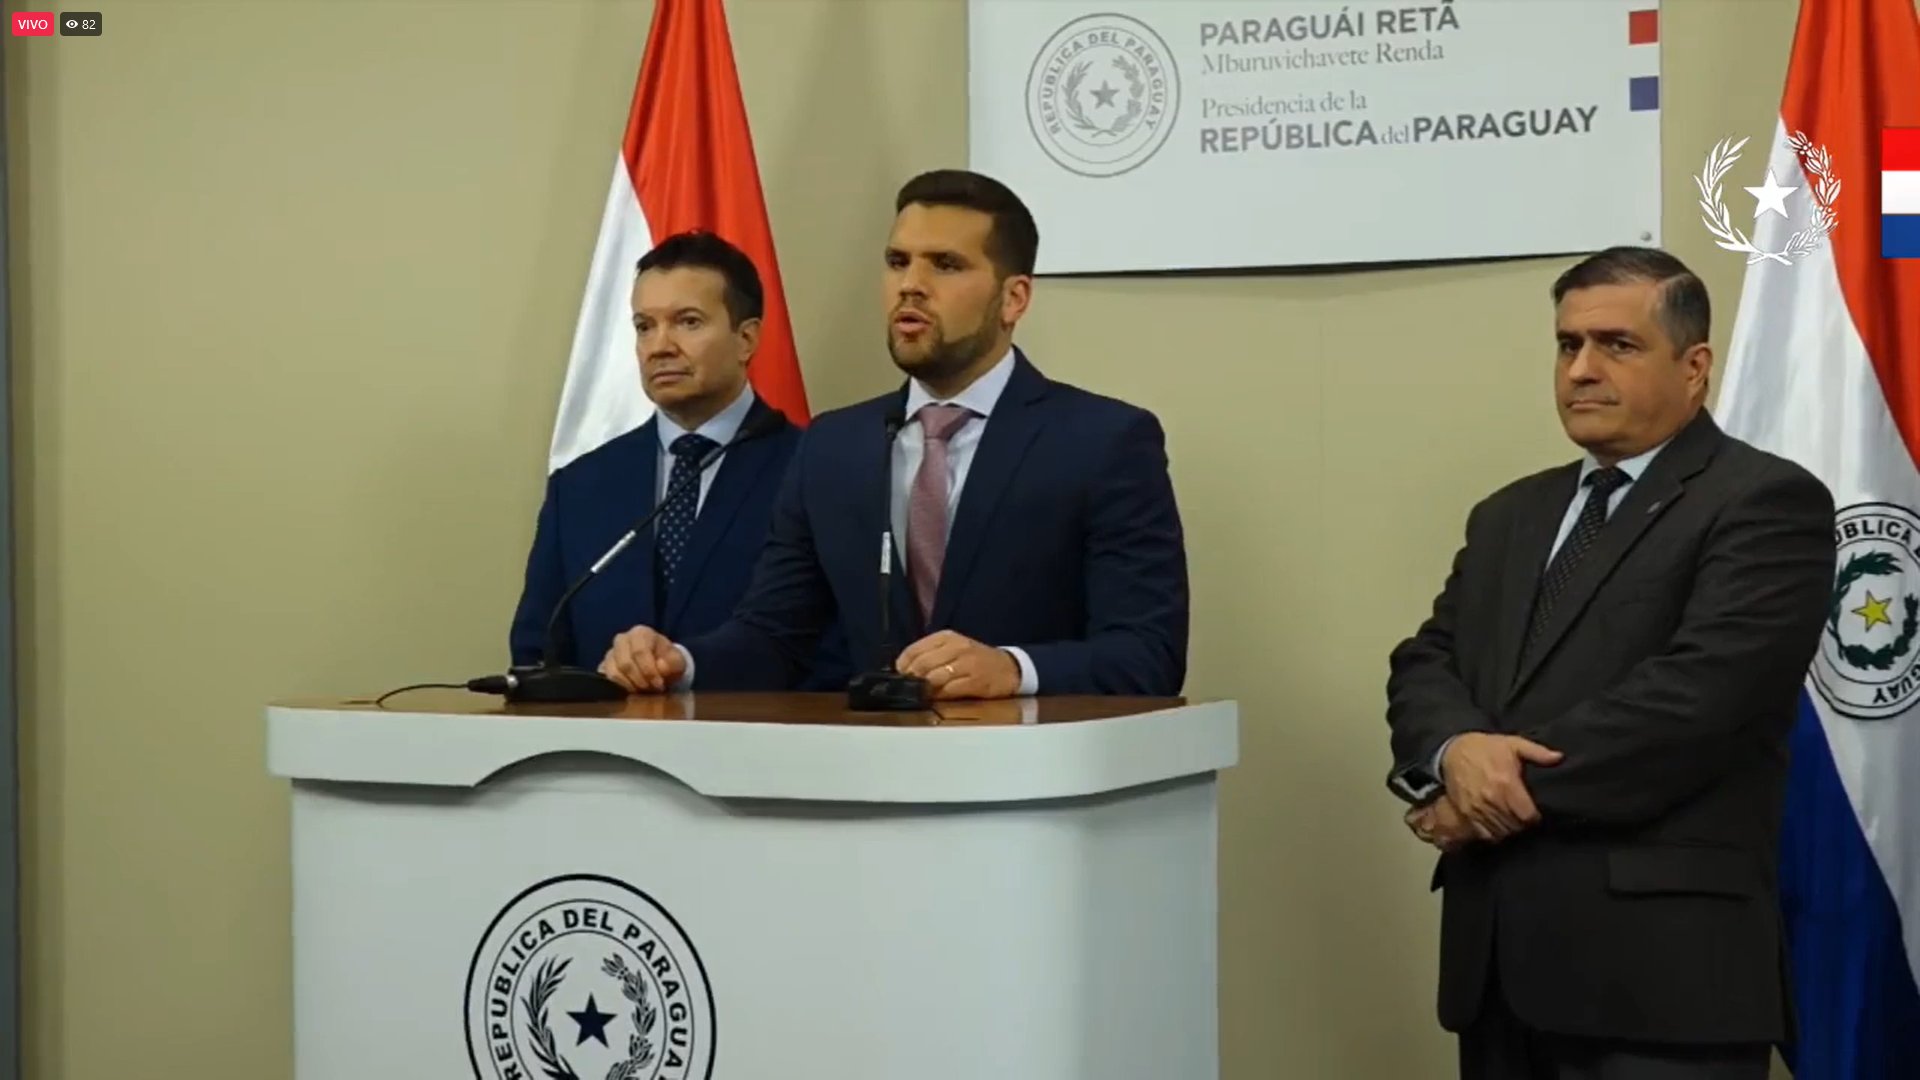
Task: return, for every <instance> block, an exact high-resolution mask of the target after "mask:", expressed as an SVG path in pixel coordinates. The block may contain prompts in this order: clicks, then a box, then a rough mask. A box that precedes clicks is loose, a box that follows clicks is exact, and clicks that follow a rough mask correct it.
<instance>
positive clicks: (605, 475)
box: [509, 232, 846, 684]
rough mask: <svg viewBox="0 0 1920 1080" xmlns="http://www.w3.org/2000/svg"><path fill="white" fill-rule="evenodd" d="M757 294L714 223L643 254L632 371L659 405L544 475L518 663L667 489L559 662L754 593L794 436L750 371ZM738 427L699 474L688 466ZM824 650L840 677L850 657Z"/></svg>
mask: <svg viewBox="0 0 1920 1080" xmlns="http://www.w3.org/2000/svg"><path fill="white" fill-rule="evenodd" d="M763 303H764V294H763V292H762V287H761V282H760V275H759V272H758V271H756V270H755V269H754V265H753V261H752V259H750V258H749V257H748V256H747V254H746V253H745V252H743V251H741V250H740V249H739V248H737V247H735V246H734V245H732V244H730V243H728V242H727V241H726V240H724V239H722V238H720V237H719V236H716V235H714V234H712V233H708V232H688V233H680V234H678V235H675V236H670V237H668V238H666V239H665V240H662V241H661V242H660V243H659V244H658V245H656V246H655V247H654V248H653V249H652V250H650V251H648V252H647V254H646V255H645V256H643V257H642V258H641V259H640V263H639V268H638V271H637V276H636V278H635V281H634V289H633V320H634V330H635V342H636V349H635V351H636V352H637V354H638V360H639V370H638V372H636V374H637V375H638V376H639V378H640V379H641V385H642V387H643V389H644V391H645V393H646V396H647V399H648V400H649V401H651V402H653V404H654V407H655V410H656V411H655V413H654V415H653V416H652V417H651V418H650V419H648V421H647V422H646V423H645V424H642V425H641V426H640V427H638V428H635V429H634V430H633V431H630V432H628V433H626V434H625V435H622V436H620V437H619V438H617V439H614V440H612V441H610V442H608V443H607V444H605V445H604V446H601V447H599V448H598V449H595V450H593V451H592V452H590V453H588V454H585V455H583V456H582V457H580V458H578V459H576V460H574V461H572V462H570V463H568V464H567V465H566V466H565V467H563V468H561V469H559V470H557V471H555V472H554V474H553V475H552V476H551V477H549V478H548V480H547V493H546V500H545V502H544V503H542V505H541V507H540V517H539V520H538V523H537V525H536V526H535V532H534V540H533V548H532V551H531V552H530V553H529V555H528V558H527V568H526V583H525V586H524V588H523V591H522V592H521V596H520V604H519V607H518V609H517V610H516V611H515V613H514V617H513V628H512V632H511V634H510V635H509V642H510V645H511V649H512V653H513V662H514V663H515V664H532V663H535V662H537V661H539V660H540V659H541V657H542V653H543V648H544V646H545V644H546V627H547V620H548V617H549V615H550V614H551V613H552V612H553V610H554V606H555V604H556V603H557V602H558V601H559V599H560V597H561V595H562V594H564V593H565V592H566V590H567V587H568V585H569V583H571V582H573V581H575V580H577V579H579V577H580V576H581V575H582V574H583V573H585V572H586V570H587V568H588V567H590V566H591V565H593V563H594V561H595V560H597V559H599V558H600V557H601V555H603V554H604V553H605V552H606V551H607V548H608V545H610V544H612V543H613V542H614V541H615V540H617V539H618V538H619V537H620V536H621V534H623V533H625V532H626V531H627V529H628V527H629V526H630V525H631V524H632V522H633V521H634V520H635V519H637V518H639V517H641V516H642V515H644V514H646V513H648V512H649V511H651V510H653V509H654V508H655V506H656V504H657V503H658V501H659V500H660V499H661V498H663V497H666V496H667V495H669V494H673V495H675V496H676V497H675V499H674V505H669V506H666V507H663V508H661V513H660V515H659V517H658V519H657V527H656V528H655V529H654V530H653V531H652V532H651V533H650V534H649V535H650V536H652V537H654V538H655V540H654V543H653V544H651V545H650V546H649V550H645V551H635V552H630V553H628V554H627V556H626V557H624V558H618V559H614V560H612V561H610V562H609V563H608V564H607V567H606V569H605V571H604V572H603V573H602V574H601V577H602V578H604V579H610V580H601V581H599V582H597V583H596V584H595V586H594V587H593V588H591V589H586V590H584V591H583V592H581V593H580V595H579V596H578V598H577V601H576V602H575V603H574V605H573V606H572V608H571V610H570V611H568V612H567V614H566V616H565V619H564V621H563V622H562V623H561V625H560V626H559V627H558V628H557V629H558V633H559V637H560V645H561V648H560V652H559V655H558V657H557V658H556V659H557V662H559V663H561V664H567V665H581V666H584V665H589V664H594V663H598V662H599V659H600V657H602V656H603V655H605V653H606V650H607V648H608V646H609V645H610V644H611V643H612V641H613V639H614V635H616V634H618V633H620V632H621V631H623V630H625V629H627V628H628V627H630V626H633V625H634V624H636V623H650V624H653V625H656V626H661V627H664V628H667V629H668V630H669V631H670V632H672V633H676V634H697V633H700V632H701V631H704V630H709V629H712V628H713V627H715V626H717V625H719V624H720V623H721V622H723V621H724V620H725V619H726V617H727V615H728V614H729V613H731V612H732V610H733V607H734V605H735V604H736V603H737V602H738V601H739V599H740V597H741V595H742V594H743V593H745V592H746V588H747V582H748V580H749V578H750V576H751V573H752V570H753V563H754V560H755V559H756V558H757V557H758V556H759V554H760V546H761V543H762V541H763V540H764V539H765V537H766V532H767V520H768V517H769V515H770V514H771V512H772V509H773V501H774V496H775V495H776V494H777V493H778V492H779V490H780V478H781V477H782V476H783V475H784V474H785V472H786V468H787V463H788V462H789V460H790V459H791V458H792V456H793V451H794V447H795V446H797V445H798V444H799V441H800V432H799V429H797V428H795V427H794V426H793V425H791V424H789V423H788V422H787V421H786V418H785V417H783V416H782V415H781V414H780V413H779V412H778V411H776V410H774V409H773V408H771V407H770V406H768V405H767V404H766V403H764V402H762V401H760V400H759V399H758V398H757V397H756V396H755V395H754V392H753V387H752V386H750V385H749V384H748V382H747V364H748V362H749V361H750V360H752V359H753V352H754V348H755V346H756V345H757V344H758V342H759V335H760V320H761V317H762V313H763ZM742 432H745V433H747V434H746V435H742ZM737 436H738V437H740V441H739V442H738V443H737V444H736V445H734V446H732V447H730V448H729V449H727V451H726V452H725V453H724V454H723V455H722V456H721V457H720V458H719V460H718V462H716V463H714V464H711V465H709V466H708V467H707V468H706V470H705V471H704V472H703V473H701V474H700V476H699V482H698V485H697V486H695V485H694V484H693V483H692V481H691V478H690V477H689V476H688V475H687V474H689V473H692V472H694V471H696V470H698V469H699V467H700V464H699V463H700V460H701V459H702V457H704V456H705V455H707V454H709V453H710V452H712V451H714V450H716V449H718V448H720V447H721V446H724V445H726V444H727V443H728V442H729V441H731V440H734V439H735V438H736V437H737ZM829 653H831V650H829ZM821 662H822V663H823V664H825V665H826V667H827V668H831V669H833V671H831V672H823V674H825V675H826V676H827V677H830V678H833V679H834V680H835V681H836V682H839V683H841V684H844V682H845V677H846V675H845V671H844V666H843V665H844V659H843V658H840V657H838V656H837V655H823V656H822V657H821Z"/></svg>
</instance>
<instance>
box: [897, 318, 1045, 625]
mask: <svg viewBox="0 0 1920 1080" xmlns="http://www.w3.org/2000/svg"><path fill="white" fill-rule="evenodd" d="M1046 393H1047V379H1046V377H1045V376H1044V375H1041V374H1040V372H1039V371H1038V370H1036V369H1035V368H1034V367H1033V365H1032V364H1030V363H1028V362H1027V358H1026V356H1025V354H1023V353H1020V352H1019V351H1018V350H1016V351H1015V352H1014V362H1013V375H1012V377H1011V378H1009V379H1008V380H1007V388H1006V389H1005V390H1004V391H1002V392H1001V394H1000V400H999V402H997V403H996V404H995V405H994V407H993V415H992V416H991V417H988V419H987V427H986V431H985V432H984V433H983V434H982V435H981V437H980V445H978V446H977V447H975V448H974V452H973V463H972V464H971V465H970V466H968V468H967V480H966V486H965V487H963V488H962V489H961V491H960V505H959V507H958V508H957V509H955V511H954V515H953V528H952V529H951V530H950V531H949V532H948V535H947V555H946V561H945V562H944V563H943V564H942V565H941V567H940V588H939V591H937V592H936V593H935V594H934V598H933V614H932V616H931V617H930V618H929V619H928V620H927V624H928V629H932V628H934V627H939V626H945V625H946V624H947V621H948V619H950V618H951V617H952V615H953V605H954V603H955V601H956V600H957V598H958V597H959V596H960V595H961V593H962V591H963V590H965V588H966V584H967V576H968V575H969V574H970V573H971V572H972V570H973V564H974V561H975V560H976V559H977V558H978V557H979V555H980V548H981V547H982V546H983V545H984V544H985V543H986V539H987V535H988V527H989V526H990V525H991V523H992V521H993V511H994V508H995V507H997V506H998V505H999V504H1000V499H1001V497H1002V496H1003V495H1004V494H1006V490H1007V488H1008V486H1009V485H1011V484H1012V483H1013V478H1014V475H1015V474H1016V473H1017V472H1018V471H1019V468H1020V461H1021V459H1022V458H1024V457H1025V456H1026V453H1027V447H1028V445H1030V444H1031V443H1032V442H1033V440H1034V437H1035V436H1037V435H1039V434H1040V427H1041V421H1042V417H1041V411H1040V409H1039V408H1038V405H1037V403H1038V402H1039V401H1040V400H1041V399H1042V398H1044V397H1045V396H1046Z"/></svg>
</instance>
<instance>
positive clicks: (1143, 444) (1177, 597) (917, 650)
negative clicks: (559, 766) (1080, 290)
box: [600, 170, 1188, 699]
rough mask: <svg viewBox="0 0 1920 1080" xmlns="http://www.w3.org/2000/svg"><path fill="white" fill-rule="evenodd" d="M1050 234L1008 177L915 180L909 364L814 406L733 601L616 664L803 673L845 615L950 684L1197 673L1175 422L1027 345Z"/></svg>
mask: <svg viewBox="0 0 1920 1080" xmlns="http://www.w3.org/2000/svg"><path fill="white" fill-rule="evenodd" d="M1038 246H1039V234H1038V230H1037V229H1036V227H1035V225H1034V222H1033V218H1032V215H1031V214H1029V213H1028V211H1027V208H1026V206H1025V205H1024V204H1023V203H1022V202H1021V201H1020V199H1019V198H1018V197H1017V196H1016V195H1015V194H1014V193H1013V192H1012V191H1009V190H1008V189H1007V188H1006V187H1005V186H1003V185H1002V184H1000V183H999V182H998V181H995V180H992V179H990V178H988V177H985V176H982V175H979V174H977V173H971V172H963V171H957V170H943V171H936V172H931V173H926V174H924V175H921V176H919V177H916V178H914V179H913V180H911V181H909V182H908V183H907V184H906V185H905V186H904V187H903V188H902V189H901V190H900V193H899V196H898V198H897V199H896V201H895V219H894V224H893V230H892V234H891V236H890V237H889V239H888V242H887V247H886V268H885V272H884V277H883V282H884V290H883V299H884V303H885V305H886V312H887V348H888V351H889V352H890V353H891V354H892V356H893V361H894V363H895V365H896V366H898V367H899V368H900V369H901V370H902V371H904V372H906V373H907V375H908V376H909V379H908V382H907V384H906V386H904V387H903V388H901V389H900V390H898V391H895V392H893V393H889V394H886V395H884V396H882V397H878V398H874V399H873V400H870V401H867V402H863V403H861V404H858V405H854V406H851V407H849V408H845V409H840V410H836V411H834V412H830V413H826V414H823V415H821V416H819V417H818V418H816V419H815V420H814V422H813V424H812V426H811V428H810V429H809V430H808V431H807V433H806V435H805V437H804V438H803V439H802V441H801V445H800V449H799V450H798V451H797V452H796V453H795V456H794V461H793V465H792V468H791V469H790V471H789V473H788V476H787V481H786V484H785V486H784V487H783V489H782V491H781V493H780V498H779V502H778V503H777V505H776V507H775V509H774V514H773V527H772V531H771V533H770V535H769V537H768V542H767V547H766V550H765V551H764V552H763V553H762V555H761V558H760V563H759V565H758V567H757V568H756V569H755V572H754V578H753V584H752V586H751V588H750V589H749V590H748V593H747V596H746V598H745V599H744V600H743V601H742V602H741V604H740V606H739V608H738V609H737V610H736V611H735V613H734V616H733V618H731V619H730V620H728V621H727V622H726V623H725V624H724V625H722V626H720V627H719V628H717V629H715V630H714V631H712V632H710V633H707V634H702V635H696V636H694V637H693V638H691V639H690V640H687V641H685V642H684V644H681V643H676V642H675V641H674V640H673V635H672V633H671V631H670V630H669V629H666V628H661V627H658V626H657V625H648V626H639V627H635V628H634V629H632V630H630V631H628V632H627V633H625V634H622V635H620V637H619V638H618V639H616V640H615V642H614V645H613V648H612V649H610V650H609V651H608V653H607V655H606V657H605V659H604V660H603V661H602V664H601V667H600V670H601V672H602V673H603V674H605V675H607V676H608V677H609V678H611V679H613V680H614V681H615V682H617V683H619V684H621V685H622V686H624V687H626V688H627V689H629V690H632V691H642V692H648V691H662V690H669V689H673V690H678V689H695V690H777V689H786V688H790V687H793V686H795V685H797V684H798V683H799V681H800V679H801V677H802V675H803V674H804V672H805V670H806V660H807V657H808V656H809V655H810V654H811V652H812V649H813V646H814V642H815V641H817V640H818V639H819V637H820V635H821V633H822V632H823V631H824V630H826V628H827V627H828V626H829V625H830V624H832V623H833V622H834V620H835V619H836V618H838V619H839V620H840V624H841V625H842V626H843V627H844V628H845V630H846V633H847V637H848V641H849V647H850V651H851V658H852V660H853V663H854V665H855V666H856V667H860V666H862V665H871V666H872V667H875V668H881V669H884V668H885V667H887V666H888V665H892V666H894V667H896V668H897V669H898V671H899V672H900V673H901V674H904V675H907V676H912V677H917V678H919V679H924V680H925V682H926V688H927V690H928V691H929V693H930V696H931V697H933V698H942V699H953V698H1005V697H1013V696H1018V695H1027V694H1150V695H1174V694H1177V693H1179V691H1180V687H1181V684H1182V683H1183V682H1184V680H1185V677H1186V659H1187V603H1188V600H1187V567H1186V551H1185V543H1184V538H1183V534H1182V529H1181V523H1180V516H1179V512H1178V510H1177V508H1176V506H1175V503H1174V494H1173V485H1172V482H1171V479H1170V478H1169V475H1168V471H1167V455H1166V448H1165V438H1164V434H1163V432H1162V430H1161V427H1160V423H1159V421H1158V420H1156V419H1155V418H1154V416H1153V415H1152V414H1151V413H1149V412H1147V411H1145V410H1143V409H1139V408H1136V407H1134V406H1131V405H1128V404H1125V403H1123V402H1119V401H1115V400H1113V399H1111V398H1105V397H1100V396H1097V395H1095V394H1092V393H1089V392H1087V391H1085V390H1081V389H1078V388H1075V387H1072V386H1069V385H1067V384H1065V383H1058V382H1054V381H1052V380H1051V379H1048V378H1047V377H1046V376H1044V375H1042V374H1041V373H1040V372H1039V370H1038V369H1037V368H1035V367H1034V366H1033V364H1032V363H1031V362H1029V361H1028V359H1027V358H1026V356H1025V355H1023V354H1022V353H1021V352H1020V351H1019V350H1018V349H1016V348H1014V345H1013V333H1014V327H1015V326H1016V324H1018V323H1019V321H1020V318H1021V316H1023V315H1024V314H1025V313H1026V311H1027V307H1028V304H1029V302H1030V300H1031V298H1032V291H1033V277H1032V274H1033V268H1034V256H1035V253H1036V251H1037V249H1038ZM883 553H892V557H890V558H886V561H885V562H883V557H884V556H883ZM883 567H884V568H885V569H884V570H883ZM883 597H885V599H884V601H883ZM663 631H664V632H663ZM896 635H897V636H896ZM901 643H906V644H905V648H904V649H903V648H901V647H900V645H901Z"/></svg>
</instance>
